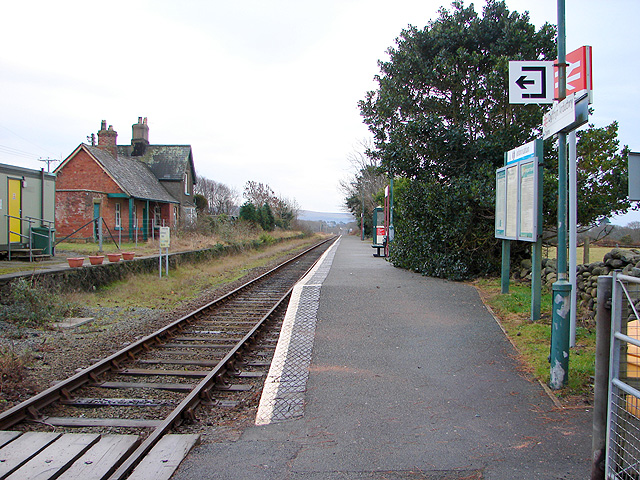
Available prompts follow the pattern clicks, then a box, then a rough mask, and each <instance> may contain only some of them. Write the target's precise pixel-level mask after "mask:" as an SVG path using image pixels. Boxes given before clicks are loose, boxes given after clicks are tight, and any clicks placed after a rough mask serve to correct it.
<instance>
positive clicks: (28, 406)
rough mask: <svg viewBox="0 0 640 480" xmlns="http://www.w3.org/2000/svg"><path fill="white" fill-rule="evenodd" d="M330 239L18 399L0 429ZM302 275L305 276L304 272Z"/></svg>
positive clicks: (115, 367) (32, 415) (33, 414)
mask: <svg viewBox="0 0 640 480" xmlns="http://www.w3.org/2000/svg"><path fill="white" fill-rule="evenodd" d="M331 240H333V238H330V239H327V240H324V241H323V242H320V243H318V244H316V245H314V246H312V247H310V248H307V249H305V250H304V251H302V252H301V253H299V254H298V255H296V256H294V257H292V258H291V259H289V260H287V261H286V262H283V263H282V264H280V265H278V266H276V267H275V268H272V269H271V270H269V271H267V272H266V273H264V274H262V275H260V276H258V277H257V278H255V279H253V280H251V281H249V282H247V283H245V284H243V285H241V286H240V287H238V288H236V289H234V290H232V291H231V292H229V293H227V294H225V295H223V296H221V297H219V298H217V299H215V300H213V301H212V302H210V303H208V304H206V305H204V306H202V307H200V308H198V309H196V310H194V311H193V312H191V313H189V314H187V315H185V316H183V317H181V318H179V319H178V320H175V321H173V322H171V323H170V324H169V325H166V326H165V327H163V328H161V329H159V330H157V331H156V332H154V333H151V334H150V335H147V336H146V337H144V338H142V339H140V340H138V341H136V342H134V343H132V344H130V345H128V346H127V347H125V348H123V349H121V350H119V351H118V352H116V353H114V354H112V355H110V356H109V357H107V358H105V359H103V360H100V361H98V362H96V363H95V364H93V365H91V366H89V367H87V368H85V369H84V370H82V371H80V372H78V373H77V374H75V375H73V376H71V377H69V378H67V379H66V380H62V381H61V382H59V383H57V384H56V385H54V386H52V387H49V388H48V389H46V390H44V391H42V392H41V393H39V394H37V395H35V396H33V397H31V398H29V399H27V400H25V401H23V402H21V403H20V404H18V405H16V406H14V407H12V408H10V409H9V410H6V411H5V412H2V413H1V414H0V430H8V429H10V428H11V427H13V426H14V425H16V424H18V423H20V422H22V421H24V420H26V419H33V420H37V419H38V418H40V413H39V412H40V410H42V409H44V408H45V407H47V406H49V405H51V404H53V403H55V402H58V401H60V400H61V399H64V400H68V399H71V397H72V392H73V391H74V390H77V389H78V388H80V387H82V386H84V385H86V384H88V383H90V382H94V383H97V381H98V377H100V376H101V375H102V374H104V373H106V372H110V371H119V370H121V369H122V364H124V363H127V362H129V361H131V360H135V359H136V355H137V354H139V353H146V352H147V351H148V350H149V349H150V348H151V347H152V346H153V345H159V344H162V343H163V341H164V340H165V339H166V338H170V337H172V336H174V333H175V332H177V331H178V332H179V331H181V330H184V328H185V326H187V325H189V324H190V323H192V322H194V321H197V320H198V317H199V316H200V315H202V314H203V313H204V312H205V311H206V310H209V309H212V308H213V307H215V306H219V305H222V304H224V303H225V302H227V301H228V300H230V299H232V298H233V297H235V296H237V295H238V294H239V293H240V292H242V291H244V290H247V289H248V288H249V287H250V286H253V285H255V284H257V283H258V282H260V281H262V280H265V279H267V278H268V277H270V276H273V275H274V274H276V273H277V272H278V271H280V270H282V269H283V268H284V267H285V266H287V265H290V264H291V263H293V262H295V261H298V260H299V259H300V258H301V257H303V256H304V255H306V254H307V253H309V252H311V251H312V250H314V249H316V248H318V247H320V246H321V245H324V244H325V243H327V242H329V241H331ZM303 276H304V275H303Z"/></svg>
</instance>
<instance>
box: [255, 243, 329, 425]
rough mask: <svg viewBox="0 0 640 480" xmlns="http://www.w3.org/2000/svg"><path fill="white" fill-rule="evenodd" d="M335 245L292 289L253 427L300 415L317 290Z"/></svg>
mask: <svg viewBox="0 0 640 480" xmlns="http://www.w3.org/2000/svg"><path fill="white" fill-rule="evenodd" d="M339 243H340V239H338V240H337V241H336V242H335V243H334V244H333V245H332V246H331V248H329V250H327V251H326V252H325V253H324V255H323V256H322V258H320V260H319V261H318V263H316V265H315V267H314V268H313V269H312V270H311V271H310V272H309V273H308V274H307V275H305V277H304V278H303V279H302V280H300V282H298V284H297V285H296V286H295V287H294V288H293V291H292V293H291V300H290V301H289V306H288V307H287V313H286V314H285V318H284V321H283V324H282V330H281V332H280V338H279V339H278V345H277V346H276V351H275V353H274V357H273V361H272V362H271V368H270V369H269V374H268V375H267V378H266V380H265V383H264V388H263V390H262V397H261V398H260V405H259V406H258V413H257V415H256V425H267V424H269V423H274V422H282V421H284V420H288V419H291V418H296V417H301V416H302V415H303V414H304V394H305V391H306V386H307V379H308V378H309V364H310V363H311V351H312V349H313V337H314V335H315V331H316V320H317V316H316V314H317V312H318V303H319V300H320V287H321V286H322V282H323V281H324V279H325V278H326V277H327V275H328V274H329V269H330V268H331V263H332V262H333V257H334V256H335V252H336V249H337V248H338V244H339Z"/></svg>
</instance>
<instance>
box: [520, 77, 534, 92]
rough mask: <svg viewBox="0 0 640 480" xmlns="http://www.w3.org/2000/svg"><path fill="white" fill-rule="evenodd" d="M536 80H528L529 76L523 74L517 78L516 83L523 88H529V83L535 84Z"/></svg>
mask: <svg viewBox="0 0 640 480" xmlns="http://www.w3.org/2000/svg"><path fill="white" fill-rule="evenodd" d="M535 83H536V82H535V80H527V77H526V76H524V75H522V76H521V77H520V78H519V79H518V80H516V85H518V86H519V87H520V88H521V89H522V90H526V89H527V85H533V84H535Z"/></svg>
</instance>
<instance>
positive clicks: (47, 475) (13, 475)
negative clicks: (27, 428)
mask: <svg viewBox="0 0 640 480" xmlns="http://www.w3.org/2000/svg"><path fill="white" fill-rule="evenodd" d="M199 438H200V436H199V435H165V436H164V437H163V438H161V439H160V441H159V442H158V443H157V444H156V446H155V447H154V448H153V449H152V450H151V451H150V452H149V454H148V455H147V456H146V457H145V458H144V459H143V460H142V462H141V463H140V464H139V465H138V467H137V468H136V469H134V471H133V472H132V473H131V475H130V476H129V478H132V479H140V480H142V479H151V478H153V479H156V480H159V479H168V478H169V477H171V475H172V474H173V472H174V471H175V470H176V468H178V465H180V462H181V461H182V460H183V459H184V457H186V455H187V454H188V453H189V451H190V450H191V448H192V447H193V446H194V445H195V444H196V443H197V442H198V441H199ZM140 442H141V440H140V438H139V437H138V435H99V434H81V433H64V434H62V433H43V432H26V433H22V432H8V431H0V479H5V478H6V479H11V480H18V479H25V480H47V479H53V478H58V479H62V480H76V479H77V480H80V479H81V480H94V479H95V480H97V479H105V478H108V477H109V475H111V474H112V473H113V472H115V470H116V469H117V467H118V466H119V465H120V464H122V462H123V461H124V460H125V459H126V458H127V457H128V456H129V455H130V454H131V453H132V452H133V451H134V450H135V448H136V447H137V446H138V445H139V444H140Z"/></svg>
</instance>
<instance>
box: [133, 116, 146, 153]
mask: <svg viewBox="0 0 640 480" xmlns="http://www.w3.org/2000/svg"><path fill="white" fill-rule="evenodd" d="M132 130H133V132H132V134H131V146H132V147H133V151H132V153H131V156H133V157H139V156H142V155H144V153H145V152H146V151H147V147H148V146H149V127H148V126H147V118H146V117H145V118H144V121H143V120H142V117H138V123H135V124H134V125H133V126H132Z"/></svg>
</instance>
